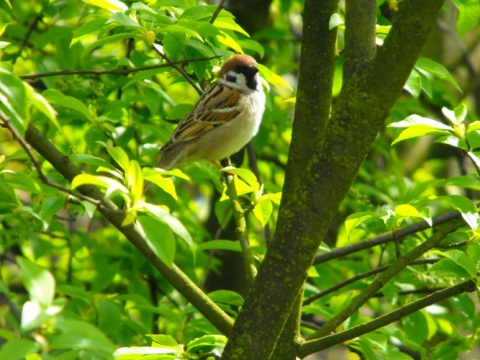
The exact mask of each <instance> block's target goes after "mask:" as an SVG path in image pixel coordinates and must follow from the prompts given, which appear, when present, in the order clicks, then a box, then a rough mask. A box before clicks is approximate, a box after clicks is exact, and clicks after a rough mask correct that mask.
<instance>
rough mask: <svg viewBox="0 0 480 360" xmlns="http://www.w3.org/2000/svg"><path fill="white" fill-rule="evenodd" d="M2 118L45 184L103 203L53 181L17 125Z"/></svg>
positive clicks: (80, 197)
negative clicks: (44, 171)
mask: <svg viewBox="0 0 480 360" xmlns="http://www.w3.org/2000/svg"><path fill="white" fill-rule="evenodd" d="M0 120H1V121H2V124H1V125H2V126H4V127H6V128H7V129H8V130H10V132H11V133H12V135H13V137H14V138H15V140H17V141H18V142H19V143H20V145H21V146H22V148H23V149H24V150H25V152H26V153H27V155H28V157H29V158H30V160H31V161H32V164H33V166H34V167H35V169H36V170H37V173H38V177H39V179H40V180H41V181H42V182H43V183H44V184H45V185H48V186H50V187H53V188H55V189H57V190H60V191H61V192H64V193H66V194H68V195H71V196H73V197H76V198H78V199H80V200H84V201H88V202H89V203H92V204H94V205H96V206H100V205H101V202H100V201H99V200H97V199H92V198H91V197H88V196H85V195H82V194H80V193H78V192H75V191H72V190H71V189H69V188H66V187H64V186H62V185H60V184H57V183H55V182H53V181H51V180H50V179H49V178H48V177H47V176H46V175H45V174H44V173H43V171H42V166H41V165H40V163H39V162H38V159H37V157H36V156H35V154H34V153H33V151H32V149H31V148H30V144H28V143H27V142H26V141H25V139H24V138H23V137H22V136H21V135H20V134H19V133H18V131H17V129H15V127H13V126H12V125H11V124H10V121H9V120H8V119H6V118H4V117H3V116H2V115H0Z"/></svg>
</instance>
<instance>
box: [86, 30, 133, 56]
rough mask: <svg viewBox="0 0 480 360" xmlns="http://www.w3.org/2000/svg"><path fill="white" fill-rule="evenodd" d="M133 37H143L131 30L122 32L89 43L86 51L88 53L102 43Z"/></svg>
mask: <svg viewBox="0 0 480 360" xmlns="http://www.w3.org/2000/svg"><path fill="white" fill-rule="evenodd" d="M131 38H134V39H141V35H140V34H134V33H130V32H127V33H120V34H115V35H110V36H106V37H104V38H102V39H100V40H97V41H95V42H94V43H92V44H90V45H88V46H87V47H86V48H85V50H84V52H85V53H86V54H88V53H89V52H90V51H92V50H93V49H96V48H97V47H100V46H102V45H105V44H108V43H112V42H116V41H120V40H124V39H131Z"/></svg>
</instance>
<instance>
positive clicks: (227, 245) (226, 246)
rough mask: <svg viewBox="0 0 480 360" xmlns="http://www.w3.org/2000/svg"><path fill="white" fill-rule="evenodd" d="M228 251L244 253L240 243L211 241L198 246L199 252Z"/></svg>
mask: <svg viewBox="0 0 480 360" xmlns="http://www.w3.org/2000/svg"><path fill="white" fill-rule="evenodd" d="M208 250H227V251H236V252H242V249H241V247H240V243H239V242H238V241H232V240H210V241H207V242H204V243H203V244H200V245H199V246H197V251H208Z"/></svg>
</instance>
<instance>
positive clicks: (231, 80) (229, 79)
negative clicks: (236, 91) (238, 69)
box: [226, 75, 237, 82]
mask: <svg viewBox="0 0 480 360" xmlns="http://www.w3.org/2000/svg"><path fill="white" fill-rule="evenodd" d="M226 80H227V81H230V82H237V77H236V76H235V75H227V79H226Z"/></svg>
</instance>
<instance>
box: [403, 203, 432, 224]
mask: <svg viewBox="0 0 480 360" xmlns="http://www.w3.org/2000/svg"><path fill="white" fill-rule="evenodd" d="M394 211H395V214H397V215H398V216H402V217H406V218H412V217H413V218H421V219H423V220H425V221H426V222H427V223H428V225H430V226H432V218H431V217H430V216H425V215H424V214H422V213H421V212H420V211H418V210H417V209H416V208H415V207H413V206H412V205H409V204H401V205H398V206H397V207H395V210H394Z"/></svg>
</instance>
